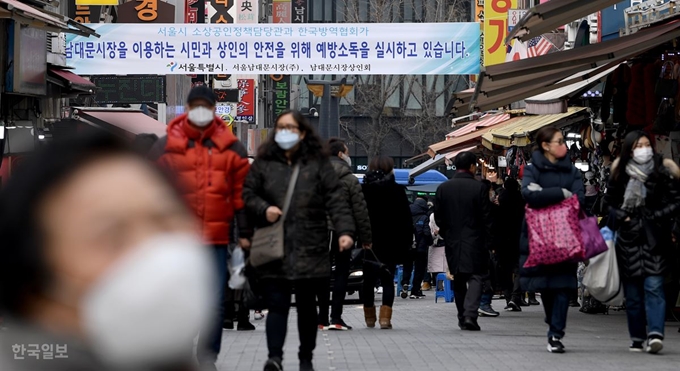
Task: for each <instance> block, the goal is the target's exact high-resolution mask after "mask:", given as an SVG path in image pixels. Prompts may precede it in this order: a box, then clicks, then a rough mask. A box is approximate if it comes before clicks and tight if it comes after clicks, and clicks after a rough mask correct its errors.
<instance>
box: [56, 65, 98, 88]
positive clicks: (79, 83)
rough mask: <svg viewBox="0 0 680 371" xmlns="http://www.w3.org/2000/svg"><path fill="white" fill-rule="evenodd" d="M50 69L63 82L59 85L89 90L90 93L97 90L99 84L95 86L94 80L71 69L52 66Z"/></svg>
mask: <svg viewBox="0 0 680 371" xmlns="http://www.w3.org/2000/svg"><path fill="white" fill-rule="evenodd" d="M48 71H49V73H50V74H53V75H55V76H56V77H57V79H58V80H59V81H61V82H63V84H59V85H62V86H64V87H67V88H69V89H75V90H81V91H84V92H88V93H90V94H94V93H95V92H96V89H97V86H95V84H94V83H93V82H92V81H90V80H87V79H84V78H82V77H80V76H78V75H76V74H75V73H73V72H71V71H67V70H63V69H60V68H53V67H50V68H49V69H48ZM50 80H51V79H50Z"/></svg>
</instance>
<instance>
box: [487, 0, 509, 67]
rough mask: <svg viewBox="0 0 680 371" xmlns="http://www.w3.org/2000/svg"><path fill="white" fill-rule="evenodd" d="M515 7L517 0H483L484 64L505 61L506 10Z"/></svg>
mask: <svg viewBox="0 0 680 371" xmlns="http://www.w3.org/2000/svg"><path fill="white" fill-rule="evenodd" d="M515 8H517V0H485V2H484V66H492V65H494V64H499V63H503V62H505V55H506V54H507V48H506V46H505V38H506V37H507V35H508V11H509V10H510V9H515Z"/></svg>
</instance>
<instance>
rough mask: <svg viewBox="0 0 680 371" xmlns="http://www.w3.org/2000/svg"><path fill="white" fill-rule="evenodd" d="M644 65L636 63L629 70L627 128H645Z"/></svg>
mask: <svg viewBox="0 0 680 371" xmlns="http://www.w3.org/2000/svg"><path fill="white" fill-rule="evenodd" d="M644 69H645V64H644V63H642V62H640V61H637V62H635V63H633V66H632V67H631V68H630V74H631V82H630V87H629V88H628V104H627V107H628V109H627V110H626V121H628V126H632V127H637V128H642V127H644V126H645V114H646V112H645V101H646V98H645V76H644Z"/></svg>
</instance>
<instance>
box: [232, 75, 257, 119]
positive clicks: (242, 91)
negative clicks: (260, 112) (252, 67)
mask: <svg viewBox="0 0 680 371" xmlns="http://www.w3.org/2000/svg"><path fill="white" fill-rule="evenodd" d="M238 90H239V95H240V96H241V99H240V100H239V103H238V108H237V111H236V115H237V116H236V119H237V120H242V121H248V122H255V80H254V79H239V80H238Z"/></svg>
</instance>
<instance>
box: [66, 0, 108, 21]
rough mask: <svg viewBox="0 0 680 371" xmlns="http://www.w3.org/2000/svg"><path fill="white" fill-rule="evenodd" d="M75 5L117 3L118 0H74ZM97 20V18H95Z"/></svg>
mask: <svg viewBox="0 0 680 371" xmlns="http://www.w3.org/2000/svg"><path fill="white" fill-rule="evenodd" d="M76 5H110V6H116V5H118V0H76ZM97 20H99V18H97Z"/></svg>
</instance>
